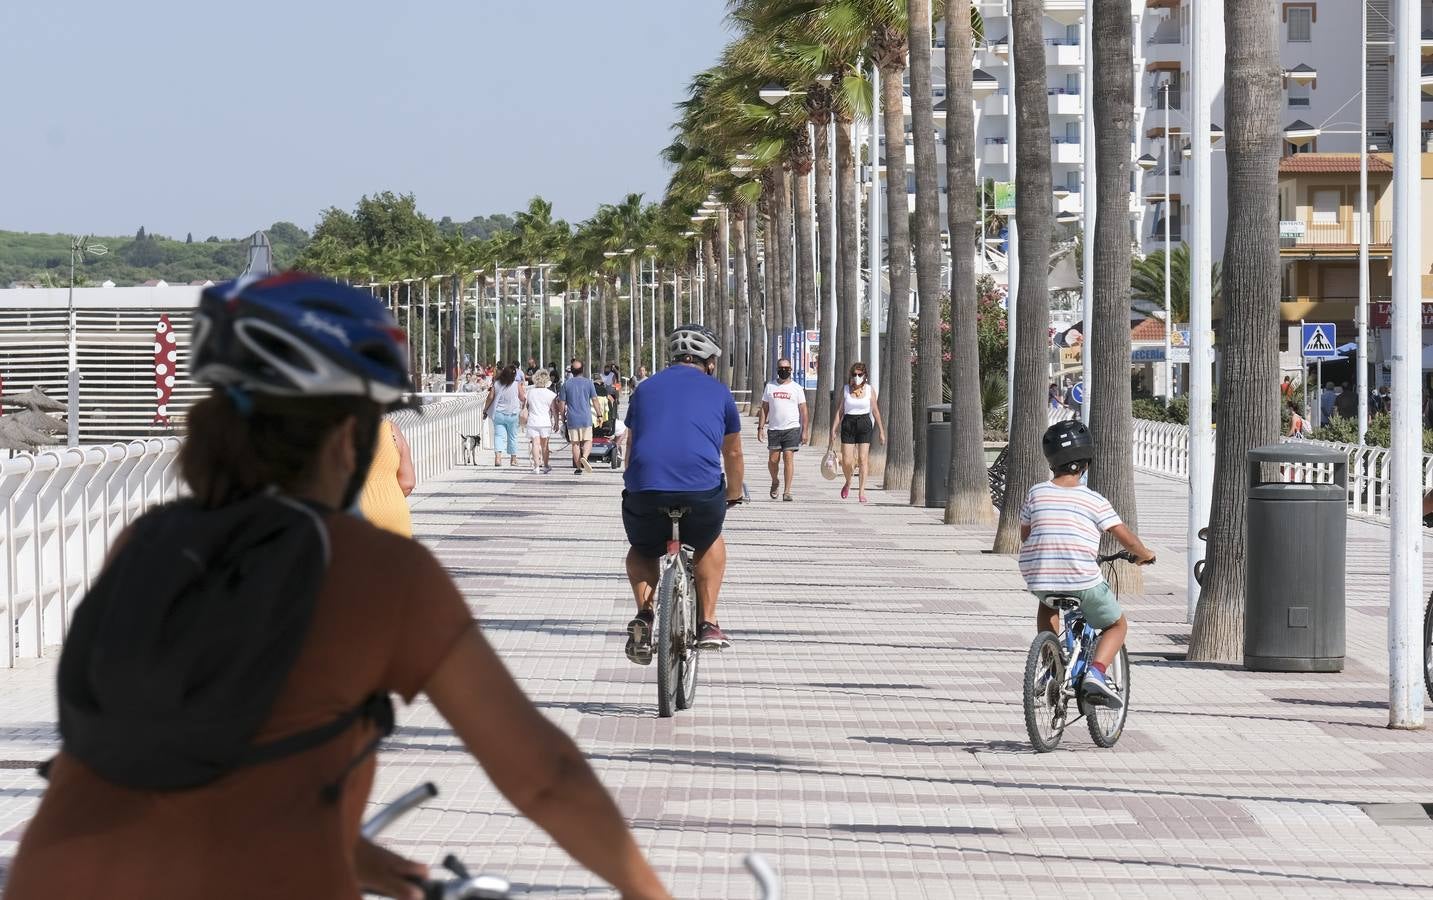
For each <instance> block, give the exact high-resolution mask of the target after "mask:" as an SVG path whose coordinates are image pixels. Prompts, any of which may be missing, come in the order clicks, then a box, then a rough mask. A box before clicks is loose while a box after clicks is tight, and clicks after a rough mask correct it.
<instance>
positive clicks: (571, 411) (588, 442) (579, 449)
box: [557, 356, 597, 475]
mask: <svg viewBox="0 0 1433 900" xmlns="http://www.w3.org/2000/svg"><path fill="white" fill-rule="evenodd" d="M567 373H568V378H567V380H566V381H564V382H563V383H562V390H561V392H560V393H559V394H558V395H557V414H558V415H559V416H561V417H562V418H563V419H564V420H565V421H566V422H567V426H566V427H567V442H568V444H569V445H571V447H572V472H573V474H574V475H581V474H582V473H583V472H591V471H592V464H591V463H589V462H588V461H587V454H589V453H591V452H592V398H594V397H596V396H597V393H596V391H594V390H593V387H592V379H590V378H588V377H587V376H586V375H585V374H584V373H583V370H582V361H581V360H580V359H578V358H577V357H575V356H574V357H573V358H572V362H571V364H570V365H569V366H568V369H567Z"/></svg>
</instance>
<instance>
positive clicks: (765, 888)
mask: <svg viewBox="0 0 1433 900" xmlns="http://www.w3.org/2000/svg"><path fill="white" fill-rule="evenodd" d="M436 796H438V788H437V786H436V785H434V784H433V783H432V782H431V781H430V782H425V783H424V784H420V785H418V786H417V787H415V788H413V790H411V791H409V792H408V793H406V794H404V795H403V796H401V797H399V798H398V799H397V800H394V801H393V802H392V803H389V804H388V805H387V806H385V807H383V808H382V809H380V810H379V811H378V812H377V813H375V814H374V816H373V818H371V819H369V820H368V821H367V822H364V823H363V830H362V834H363V836H364V837H365V838H367V839H368V840H370V841H371V840H375V839H376V838H377V837H378V835H380V834H382V833H383V831H384V830H386V829H387V828H388V827H389V826H390V825H392V824H393V823H394V822H396V821H398V820H399V819H401V818H402V817H403V816H404V815H406V814H407V813H410V812H412V811H413V810H415V809H417V808H418V807H420V806H422V805H423V804H424V803H427V802H428V801H429V800H431V799H433V798H434V797H436ZM742 862H743V864H744V865H745V866H746V870H747V871H748V872H750V873H751V877H752V878H754V879H756V883H757V886H758V887H760V889H761V898H762V900H781V885H780V883H779V882H778V880H777V878H776V870H775V869H773V868H772V867H771V864H770V863H768V862H767V861H766V860H765V859H764V858H763V857H761V856H759V855H757V854H755V853H752V854H748V855H747V856H746V858H745V859H743V860H742ZM443 868H444V869H446V870H448V873H449V874H451V875H452V876H453V877H452V878H449V879H443V878H441V877H440V878H435V879H427V880H423V881H417V880H415V882H414V883H415V884H418V885H419V886H420V887H422V888H423V900H507V898H508V897H510V896H511V891H512V885H511V884H510V883H509V882H508V881H507V879H505V878H500V877H498V876H497V875H473V874H472V873H470V872H469V871H468V867H467V866H465V865H463V863H462V862H461V861H460V860H459V859H458V858H457V857H456V856H454V855H452V854H451V853H450V854H448V855H447V856H446V857H444V859H443Z"/></svg>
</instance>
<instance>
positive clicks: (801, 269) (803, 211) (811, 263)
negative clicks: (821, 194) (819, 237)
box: [791, 126, 819, 330]
mask: <svg viewBox="0 0 1433 900" xmlns="http://www.w3.org/2000/svg"><path fill="white" fill-rule="evenodd" d="M802 130H803V132H804V131H805V128H804V126H803V129H802ZM812 163H813V160H812V159H811V153H810V151H807V152H805V153H803V154H802V155H801V156H800V157H799V158H798V159H797V160H796V162H795V164H794V165H793V167H792V171H791V200H792V207H793V211H794V213H795V220H796V221H795V226H796V227H795V231H796V257H795V260H794V262H795V269H796V304H795V309H796V321H794V322H793V323H792V328H794V329H797V330H805V329H808V328H815V327H816V310H817V309H819V306H818V304H817V299H816V234H815V222H814V221H813V218H814V217H815V212H814V211H813V209H812V207H813V201H812V197H811V168H812Z"/></svg>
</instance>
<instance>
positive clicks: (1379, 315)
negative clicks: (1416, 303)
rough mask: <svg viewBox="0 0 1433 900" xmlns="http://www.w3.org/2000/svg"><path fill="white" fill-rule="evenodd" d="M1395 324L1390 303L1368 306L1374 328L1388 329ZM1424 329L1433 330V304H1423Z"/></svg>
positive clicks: (1370, 320)
mask: <svg viewBox="0 0 1433 900" xmlns="http://www.w3.org/2000/svg"><path fill="white" fill-rule="evenodd" d="M1392 322H1393V304H1392V303H1388V302H1382V303H1370V304H1368V323H1369V324H1370V325H1372V326H1373V327H1374V328H1388V327H1390V326H1391V325H1392ZM1423 327H1424V328H1433V303H1424V304H1423Z"/></svg>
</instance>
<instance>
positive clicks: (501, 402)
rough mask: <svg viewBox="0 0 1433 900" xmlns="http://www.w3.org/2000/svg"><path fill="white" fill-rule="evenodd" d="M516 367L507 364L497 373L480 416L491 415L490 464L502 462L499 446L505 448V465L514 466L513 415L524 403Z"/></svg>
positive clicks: (514, 421) (515, 449) (515, 434)
mask: <svg viewBox="0 0 1433 900" xmlns="http://www.w3.org/2000/svg"><path fill="white" fill-rule="evenodd" d="M517 379H518V372H517V366H515V365H513V364H512V363H508V364H507V365H506V366H504V367H503V370H502V371H501V372H499V373H498V377H497V381H495V382H494V383H493V389H492V390H491V391H489V392H488V402H487V406H486V407H485V408H484V409H483V415H484V416H487V415H489V413H491V415H492V417H493V465H495V466H500V465H502V464H503V448H504V447H506V448H507V453H508V459H509V465H513V466H516V465H517V417H518V413H520V412H522V408H523V404H525V403H526V402H527V390H526V389H525V388H524V387H523V384H522V382H521V381H518V380H517Z"/></svg>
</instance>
